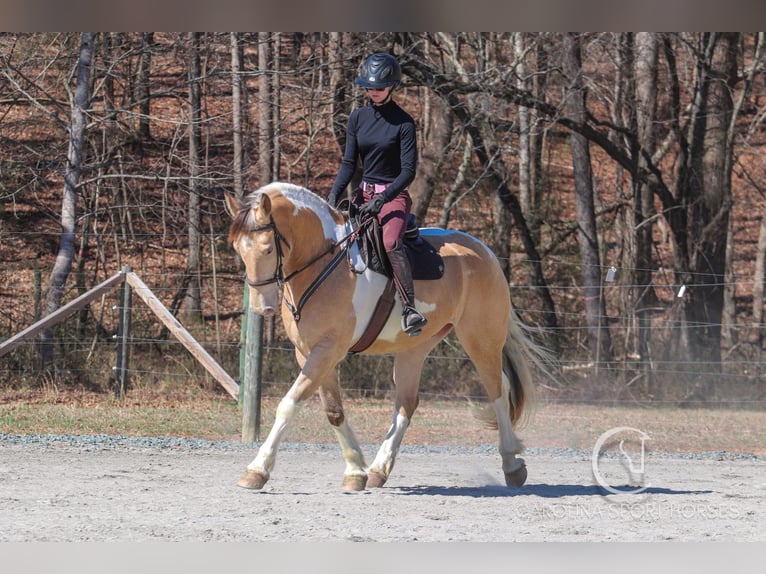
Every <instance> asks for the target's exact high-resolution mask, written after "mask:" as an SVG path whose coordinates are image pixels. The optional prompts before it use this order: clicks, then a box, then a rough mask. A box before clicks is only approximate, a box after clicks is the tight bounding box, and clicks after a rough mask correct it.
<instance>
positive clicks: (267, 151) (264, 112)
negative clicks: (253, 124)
mask: <svg viewBox="0 0 766 574" xmlns="http://www.w3.org/2000/svg"><path fill="white" fill-rule="evenodd" d="M270 36H271V33H270V32H258V182H259V183H260V185H266V184H267V183H269V182H271V181H272V179H273V174H272V173H271V167H272V150H271V141H272V140H271V113H272V112H271V85H270V84H271V82H270V79H269V56H270V50H269V44H270Z"/></svg>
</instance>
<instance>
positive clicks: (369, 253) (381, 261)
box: [349, 204, 444, 281]
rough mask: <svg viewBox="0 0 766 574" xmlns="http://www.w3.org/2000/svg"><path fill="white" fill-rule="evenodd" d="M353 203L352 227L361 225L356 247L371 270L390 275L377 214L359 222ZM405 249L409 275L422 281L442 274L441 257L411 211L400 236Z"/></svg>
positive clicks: (391, 276)
mask: <svg viewBox="0 0 766 574" xmlns="http://www.w3.org/2000/svg"><path fill="white" fill-rule="evenodd" d="M354 211H355V210H354V209H353V204H352V208H351V209H350V210H349V214H350V216H351V217H352V219H353V220H354V222H355V227H359V228H361V229H363V232H362V233H361V234H360V235H359V238H358V241H359V250H360V252H361V255H362V259H363V260H364V262H365V264H366V266H367V267H368V268H369V269H371V270H372V271H376V272H377V273H381V274H382V275H385V276H386V277H388V278H393V272H392V270H391V265H390V264H389V262H388V256H387V255H386V250H385V247H384V246H383V231H382V229H381V227H380V222H379V221H378V218H377V217H373V218H372V221H371V222H370V224H369V225H364V226H363V225H362V223H363V222H362V221H360V219H359V216H358V214H357V213H355V212H354ZM402 243H403V245H404V251H405V252H406V253H407V258H408V259H409V260H410V267H411V268H412V278H413V279H417V280H421V281H431V280H435V279H441V278H442V276H443V275H444V260H443V259H442V256H441V255H439V252H438V251H436V249H435V248H434V246H433V245H431V244H430V243H429V242H428V241H427V240H426V239H425V238H423V236H421V235H420V229H418V226H417V225H416V224H415V216H414V215H412V214H410V217H409V219H408V220H407V229H406V231H405V232H404V238H403V240H402Z"/></svg>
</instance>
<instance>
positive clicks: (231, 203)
mask: <svg viewBox="0 0 766 574" xmlns="http://www.w3.org/2000/svg"><path fill="white" fill-rule="evenodd" d="M225 202H226V207H227V211H228V213H229V214H230V216H231V218H232V221H231V225H230V229H229V237H228V239H229V241H230V243H231V245H232V246H233V248H234V250H235V251H236V252H237V253H238V254H239V256H240V257H241V259H242V261H243V263H244V267H245V280H246V281H247V283H248V285H249V290H250V308H251V310H252V311H253V312H254V313H256V314H260V315H263V316H265V317H269V316H273V315H275V314H276V313H277V309H278V308H279V309H280V311H281V316H282V321H283V324H284V328H285V331H286V334H287V336H288V337H289V339H290V341H291V342H292V343H293V345H294V347H295V358H296V361H297V363H298V366H299V367H300V373H299V374H298V376H297V378H296V379H295V381H294V382H293V384H292V386H291V387H290V389H289V390H288V391H287V393H286V394H285V395H284V397H283V398H282V399H281V400H280V402H279V404H278V407H277V410H276V414H275V420H274V424H273V426H272V428H271V429H270V432H269V433H268V436H267V438H266V439H265V441H264V442H263V443H262V444H261V446H260V448H259V449H258V453H257V456H256V457H255V459H254V460H253V461H252V462H251V463H250V464H249V465H248V466H247V467H246V469H245V471H244V474H243V475H242V476H241V478H240V479H239V481H238V482H237V485H238V486H240V487H243V488H248V489H256V490H257V489H261V488H263V486H264V485H265V484H266V482H267V481H268V480H269V478H270V476H271V472H272V470H273V468H274V464H275V461H276V455H277V450H278V448H279V444H280V441H281V440H282V438H283V436H284V434H285V431H286V429H287V428H288V426H289V425H290V422H291V420H292V419H293V417H294V416H295V414H296V412H297V409H298V408H299V407H300V406H301V405H302V404H303V403H305V402H306V401H307V400H308V399H310V398H311V397H313V396H314V395H315V394H316V393H318V394H319V397H320V399H321V403H322V406H323V408H324V411H325V413H326V416H327V418H328V420H329V422H330V424H331V425H332V428H333V430H334V431H335V434H336V435H337V439H338V442H339V444H340V447H341V450H342V453H343V457H344V459H345V463H346V465H345V470H344V474H343V483H342V487H343V489H345V490H351V491H360V490H364V489H365V488H378V487H382V486H383V485H384V484H385V483H386V481H387V480H388V479H389V477H390V475H391V471H392V469H393V467H394V463H395V460H396V456H397V454H398V451H399V448H400V445H401V444H402V440H403V438H404V435H405V431H406V430H407V428H408V426H409V425H410V422H411V421H412V418H413V415H414V413H415V410H416V408H417V406H418V401H419V398H418V387H419V384H420V377H421V372H422V368H423V363H424V361H425V359H426V357H427V355H428V353H429V352H430V351H431V350H432V349H433V348H434V347H435V346H436V344H437V343H439V341H441V340H442V339H443V338H444V337H445V336H446V335H447V334H448V333H450V332H451V331H454V332H455V335H456V336H457V338H458V340H459V341H460V344H461V345H462V347H463V349H464V350H465V351H466V353H467V354H468V356H469V358H470V359H471V361H472V362H473V365H474V366H475V368H476V370H477V372H478V375H479V377H480V379H481V383H482V384H483V387H484V389H485V390H486V393H487V398H488V405H486V406H485V407H484V409H483V417H482V418H484V419H485V421H486V422H487V423H488V424H489V425H490V426H492V427H494V428H497V430H498V433H499V447H498V448H499V452H500V456H501V458H502V470H503V473H504V477H505V482H506V485H507V486H509V487H513V488H518V487H521V486H522V485H523V484H524V482H525V481H526V479H527V468H526V464H525V461H524V459H523V458H521V457H520V456H519V455H520V454H521V452H522V450H523V445H522V443H521V441H520V440H519V439H518V438H517V437H516V435H515V433H514V425H515V424H516V423H517V422H518V421H519V420H520V419H521V417H522V414H523V413H524V410H525V408H527V409H528V408H529V407H530V406H531V402H532V400H533V397H534V387H533V384H532V375H531V368H530V366H531V365H530V363H531V362H532V361H534V362H537V359H538V358H539V357H541V356H543V353H544V349H543V348H542V347H541V346H538V345H537V344H536V343H534V342H533V341H532V339H531V337H530V336H529V334H528V333H527V332H526V328H525V327H524V326H523V325H522V324H521V323H520V321H519V320H518V319H517V318H516V315H515V312H514V310H513V308H512V303H511V296H510V290H509V286H508V282H507V280H506V278H505V276H504V274H503V271H502V269H501V267H500V264H499V262H498V260H497V258H496V257H495V255H494V254H493V252H492V251H491V250H490V249H489V247H487V246H486V245H485V244H484V243H482V242H481V241H480V240H479V239H477V238H476V237H474V236H472V235H469V234H467V233H464V232H461V231H453V230H443V229H436V228H424V229H421V230H420V232H421V234H422V235H423V236H424V237H425V238H426V240H427V241H428V242H429V243H430V244H431V245H432V246H433V247H434V248H435V250H436V251H437V252H438V253H439V255H440V256H441V257H442V259H443V262H444V273H443V276H442V277H441V278H440V279H437V280H428V281H425V280H416V281H415V295H416V306H417V309H418V310H419V311H420V312H421V313H423V314H424V315H425V317H426V318H427V320H428V322H427V324H426V325H425V326H424V327H423V329H422V333H421V334H420V335H419V336H417V337H411V336H409V335H407V334H405V333H404V332H403V331H402V330H401V325H400V321H399V315H400V314H401V310H402V307H401V302H400V301H399V299H398V297H396V302H395V306H394V308H393V311H392V312H391V314H390V316H389V318H388V319H387V320H386V322H385V324H383V326H382V328H381V330H380V332H379V333H378V335H377V337H376V338H375V339H374V340H373V341H372V342H371V344H369V346H367V347H366V349H365V350H363V351H362V353H363V354H390V355H393V356H394V365H393V382H394V388H395V393H394V395H395V396H394V413H393V421H392V423H391V426H390V428H389V430H388V433H387V434H386V436H385V440H384V441H383V443H382V444H381V446H380V448H379V449H378V451H377V454H376V456H375V459H374V460H373V461H372V464H370V465H369V466H367V465H366V463H365V459H364V456H363V454H362V450H361V448H360V445H359V443H358V441H357V439H356V437H355V435H354V432H353V430H352V428H351V427H350V425H349V423H348V422H347V421H346V418H345V415H344V410H343V403H342V400H341V389H340V386H339V383H338V381H337V377H336V376H334V369H335V367H336V365H337V364H338V363H339V362H340V361H342V360H343V359H344V357H346V356H347V354H348V353H349V350H350V349H352V347H353V346H354V344H355V343H356V342H358V341H359V339H360V337H362V335H363V333H364V332H365V330H366V327H367V325H368V323H369V322H370V320H371V317H372V316H373V312H374V309H375V306H376V303H377V302H378V300H379V299H380V297H381V294H382V293H383V291H384V289H385V287H386V285H387V281H388V278H387V277H386V276H385V275H383V274H382V273H379V272H376V271H373V270H371V269H370V268H369V266H366V265H365V264H364V262H363V261H360V256H359V250H358V243H359V242H358V241H354V239H355V238H356V235H357V234H358V229H357V228H355V227H354V222H353V220H352V219H351V218H350V217H349V214H348V212H346V211H342V210H339V209H336V208H335V207H333V206H330V205H329V204H328V203H327V202H326V201H325V200H324V199H323V198H321V197H320V196H319V195H317V194H315V193H313V192H312V191H310V190H308V189H306V188H304V187H301V186H298V185H294V184H291V183H285V182H273V183H270V184H268V185H265V186H264V187H261V188H260V189H258V190H256V191H254V192H251V193H249V194H247V195H245V196H243V197H242V198H241V199H240V198H237V197H235V196H234V195H232V194H230V193H226V195H225ZM342 260H345V261H346V262H347V264H340V262H341V261H342Z"/></svg>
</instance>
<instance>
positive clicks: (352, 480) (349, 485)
mask: <svg viewBox="0 0 766 574" xmlns="http://www.w3.org/2000/svg"><path fill="white" fill-rule="evenodd" d="M365 486H367V476H365V475H364V474H349V475H348V476H344V477H343V490H352V491H355V492H359V491H360V490H364V487H365Z"/></svg>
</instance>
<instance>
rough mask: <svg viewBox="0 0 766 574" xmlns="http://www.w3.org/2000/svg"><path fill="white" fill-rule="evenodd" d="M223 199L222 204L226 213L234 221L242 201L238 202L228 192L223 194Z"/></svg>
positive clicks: (236, 198)
mask: <svg viewBox="0 0 766 574" xmlns="http://www.w3.org/2000/svg"><path fill="white" fill-rule="evenodd" d="M223 198H224V204H225V205H226V212H227V213H228V214H229V215H230V216H231V218H232V219H234V218H235V217H236V216H237V213H239V212H240V211H241V210H242V200H240V199H239V198H238V197H237V196H236V195H234V194H233V193H229V192H228V191H227V192H226V193H224V196H223Z"/></svg>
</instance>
